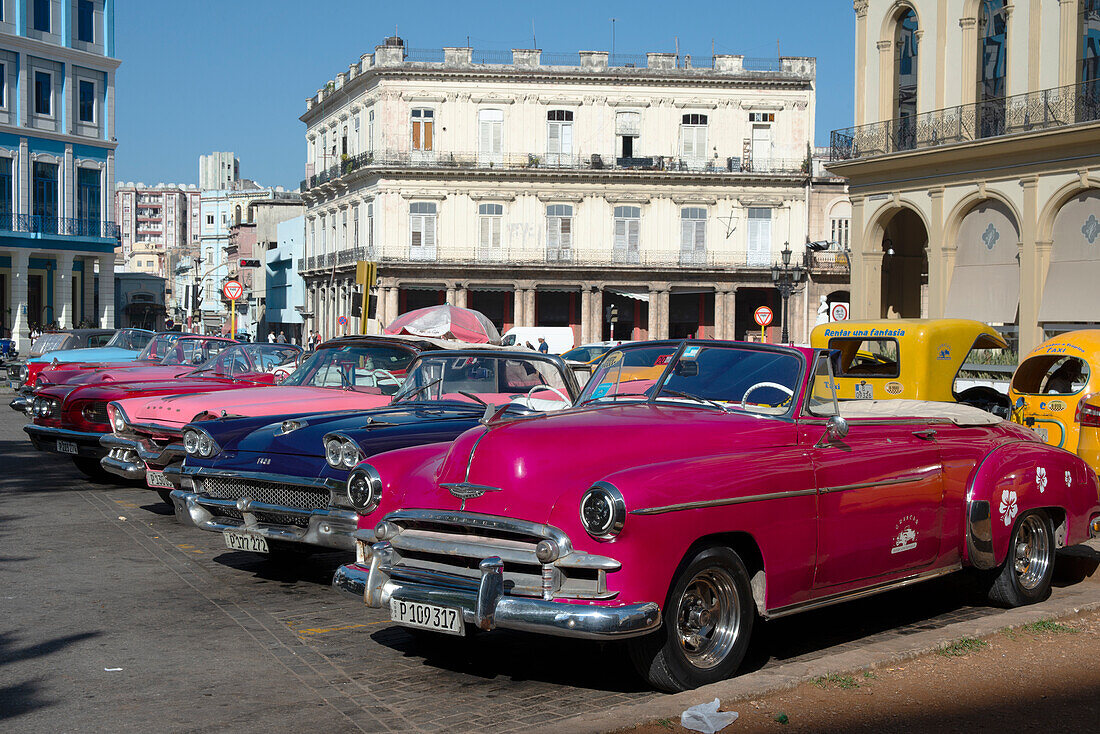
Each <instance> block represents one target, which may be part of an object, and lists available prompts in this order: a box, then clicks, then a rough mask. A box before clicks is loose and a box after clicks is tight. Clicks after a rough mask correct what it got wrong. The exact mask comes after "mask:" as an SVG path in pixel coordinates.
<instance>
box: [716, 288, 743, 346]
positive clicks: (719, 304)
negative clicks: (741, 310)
mask: <svg viewBox="0 0 1100 734" xmlns="http://www.w3.org/2000/svg"><path fill="white" fill-rule="evenodd" d="M736 290H737V289H736V288H731V287H730V286H728V285H720V286H718V289H717V290H716V291H715V294H714V338H715V339H736V338H737V328H736V326H735V323H736V322H735V321H734V319H733V310H734V300H733V299H734V293H735V292H736Z"/></svg>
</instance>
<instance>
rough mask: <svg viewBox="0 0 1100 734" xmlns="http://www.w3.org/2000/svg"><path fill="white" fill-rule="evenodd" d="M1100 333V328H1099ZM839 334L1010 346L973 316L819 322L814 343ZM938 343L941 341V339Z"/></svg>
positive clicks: (824, 344) (825, 344)
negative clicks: (959, 340)
mask: <svg viewBox="0 0 1100 734" xmlns="http://www.w3.org/2000/svg"><path fill="white" fill-rule="evenodd" d="M1096 333H1097V334H1098V335H1100V330H1096ZM835 337H849V338H850V337H863V338H866V339H875V338H889V337H894V338H905V339H909V338H917V339H926V340H929V341H936V340H944V339H947V338H951V340H952V341H955V340H958V339H961V340H962V341H963V342H967V343H972V344H973V345H974V348H976V349H1007V348H1008V342H1006V341H1005V340H1004V337H1002V336H1001V335H1000V334H998V333H997V330H996V329H994V328H993V327H992V326H990V325H989V324H984V323H982V322H981V321H974V320H972V319H868V320H865V321H832V322H830V323H828V324H818V325H817V326H815V327H814V330H813V331H812V332H811V333H810V345H811V346H813V347H817V348H819V349H824V348H826V347H828V346H829V339H832V338H835ZM937 343H938V342H937Z"/></svg>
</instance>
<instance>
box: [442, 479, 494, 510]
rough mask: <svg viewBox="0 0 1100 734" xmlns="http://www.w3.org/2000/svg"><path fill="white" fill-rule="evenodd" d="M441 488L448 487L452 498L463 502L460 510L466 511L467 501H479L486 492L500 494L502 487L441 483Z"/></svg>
mask: <svg viewBox="0 0 1100 734" xmlns="http://www.w3.org/2000/svg"><path fill="white" fill-rule="evenodd" d="M439 486H441V487H446V488H447V491H448V492H450V493H451V496H452V497H455V498H456V499H460V500H462V505H461V506H460V507H459V510H460V511H461V510H465V509H466V500H473V499H477V498H478V497H480V496H481V495H483V494H485V493H486V492H500V491H501V488H500V487H490V486H488V485H486V484H472V483H470V482H441V483H440V485H439Z"/></svg>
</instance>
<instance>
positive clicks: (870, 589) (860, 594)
mask: <svg viewBox="0 0 1100 734" xmlns="http://www.w3.org/2000/svg"><path fill="white" fill-rule="evenodd" d="M961 568H962V563H955V564H953V565H951V566H945V567H944V568H935V569H932V570H931V571H922V572H921V573H918V574H914V575H912V576H906V577H905V578H901V579H897V580H895V581H884V582H882V583H879V584H874V585H873V586H865V587H863V588H861V589H853V590H851V591H842V592H840V593H839V594H832V595H830V596H825V597H821V598H819V599H811V600H809V601H803V602H798V603H797V604H789V605H787V606H785V607H779V608H778V609H768V610H767V611H764V612H761V614H760V616H761V617H763V618H764V619H778V618H780V617H786V616H788V615H791V614H795V613H797V612H808V611H810V610H811V609H818V608H820V607H827V606H832V605H833V604H841V603H843V602H846V601H855V600H856V599H862V598H864V597H867V596H873V595H875V594H880V593H882V592H884V591H891V590H892V589H900V588H902V587H905V586H911V585H913V584H916V583H920V582H921V581H931V580H932V579H935V578H939V577H940V576H946V575H948V574H950V573H955V572H956V571H958V570H959V569H961Z"/></svg>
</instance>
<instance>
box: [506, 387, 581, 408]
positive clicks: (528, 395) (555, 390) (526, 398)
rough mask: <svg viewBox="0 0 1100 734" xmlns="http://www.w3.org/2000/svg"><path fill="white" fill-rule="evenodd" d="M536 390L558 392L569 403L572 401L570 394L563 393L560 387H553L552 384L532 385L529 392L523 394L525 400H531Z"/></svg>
mask: <svg viewBox="0 0 1100 734" xmlns="http://www.w3.org/2000/svg"><path fill="white" fill-rule="evenodd" d="M536 390H549V391H550V392H553V393H557V394H558V395H559V396H561V399H562V400H564V401H565V402H566V403H567V404H568V403H569V402H570V400H569V396H568V395H566V394H565V393H563V392H562V391H561V390H559V389H558V388H556V387H552V386H550V385H535V386H534V387H532V388H531V389H530V390H528V391H527V394H526V395H524V396H523V400H531V395H532V394H533V393H534V392H535V391H536ZM517 399H518V398H517Z"/></svg>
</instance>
